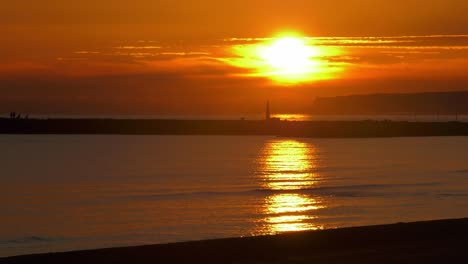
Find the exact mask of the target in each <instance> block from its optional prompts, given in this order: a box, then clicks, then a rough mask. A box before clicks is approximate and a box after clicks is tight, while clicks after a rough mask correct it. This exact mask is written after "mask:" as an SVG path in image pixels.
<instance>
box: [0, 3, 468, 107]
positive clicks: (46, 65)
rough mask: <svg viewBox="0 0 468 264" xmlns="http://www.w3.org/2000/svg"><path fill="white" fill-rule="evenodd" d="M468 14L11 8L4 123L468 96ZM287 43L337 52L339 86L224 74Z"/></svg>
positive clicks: (369, 9) (348, 8)
mask: <svg viewBox="0 0 468 264" xmlns="http://www.w3.org/2000/svg"><path fill="white" fill-rule="evenodd" d="M96 2H98V3H96ZM467 13H468V1H466V0H445V1H442V0H433V1H430V3H428V2H427V1H422V0H421V1H417V0H407V1H402V0H395V1H383V0H360V1H357V0H349V1H339V0H329V1H306V0H302V1H301V0H289V1H271V0H270V1H268V0H263V1H261V0H249V1H246V0H238V1H229V3H227V1H219V0H218V1H214V0H196V1H195V0H193V1H188V0H185V1H181V0H179V1H177V0H160V1H154V0H133V1H125V0H113V1H110V0H101V1H91V0H83V1H54V0H42V1H40V0H38V1H29V0H16V1H8V2H7V3H3V4H2V6H1V7H0V36H2V37H1V44H0V47H1V48H0V93H1V96H0V113H6V112H8V111H13V110H14V111H19V112H30V113H44V114H51V113H57V114H105V115H106V114H109V115H110V114H189V113H193V114H236V115H243V114H249V113H259V112H261V111H262V110H263V105H264V101H265V100H266V98H270V99H271V101H272V103H273V105H274V106H275V107H276V111H278V112H293V113H294V112H296V113H301V112H306V111H307V109H308V107H309V105H310V103H311V102H312V101H313V99H314V98H315V97H316V96H333V95H343V94H352V93H375V92H415V91H446V90H465V89H468V71H467V66H466V65H468V16H466V14H467ZM291 31H293V32H297V33H299V34H301V35H302V36H304V37H308V38H307V42H308V43H311V45H313V46H316V47H324V48H327V49H336V50H339V52H337V53H328V54H324V55H323V56H321V57H320V60H321V61H322V62H323V63H324V64H325V66H326V67H327V68H329V69H335V68H336V69H338V68H339V69H340V71H339V74H336V75H334V76H333V78H327V79H326V80H314V81H308V82H302V83H295V84H287V85H285V84H278V83H275V82H273V81H272V80H270V79H269V78H265V77H264V76H253V75H252V74H250V73H251V72H252V69H251V68H249V67H242V65H239V64H235V63H229V62H232V61H234V60H238V59H239V58H240V57H242V56H243V55H242V54H239V53H236V52H235V51H236V48H237V50H238V49H239V48H244V47H249V45H250V46H252V45H258V44H259V43H263V42H265V41H268V40H269V39H268V38H269V37H272V36H275V35H276V34H280V33H282V32H291ZM242 59H244V58H242ZM242 61H243V60H242Z"/></svg>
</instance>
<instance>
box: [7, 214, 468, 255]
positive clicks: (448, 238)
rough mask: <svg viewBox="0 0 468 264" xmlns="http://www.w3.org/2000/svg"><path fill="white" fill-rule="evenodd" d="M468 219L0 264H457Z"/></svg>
mask: <svg viewBox="0 0 468 264" xmlns="http://www.w3.org/2000/svg"><path fill="white" fill-rule="evenodd" d="M467 244H468V218H463V219H448V220H432V221H423V222H413V223H397V224H388V225H376V226H363V227H349V228H340V229H328V230H318V231H303V232H293V233H286V234H279V235H271V236H256V237H244V238H227V239H214V240H204V241H194V242H181V243H172V244H158V245H146V246H134V247H122V248H107V249H95V250H83V251H72V252H64V253H46V254H35V255H23V256H14V257H7V258H0V263H420V262H421V263H456V262H460V261H463V260H466V259H467V257H468V251H466V245H467Z"/></svg>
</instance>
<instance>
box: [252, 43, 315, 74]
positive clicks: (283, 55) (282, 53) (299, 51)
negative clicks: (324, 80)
mask: <svg viewBox="0 0 468 264" xmlns="http://www.w3.org/2000/svg"><path fill="white" fill-rule="evenodd" d="M259 53H260V54H259V55H260V58H261V59H263V60H264V61H265V62H266V63H267V64H268V65H269V66H271V67H272V69H274V70H276V73H277V74H280V75H297V74H305V73H307V72H308V71H309V70H310V69H311V67H314V66H316V65H317V62H316V61H314V60H313V57H317V56H318V55H319V54H320V53H319V51H318V50H317V49H316V48H315V47H312V46H308V45H306V43H305V41H304V40H303V39H301V38H296V37H283V38H280V39H277V40H275V41H274V42H273V43H272V44H271V45H269V46H266V47H263V48H262V49H260V51H259Z"/></svg>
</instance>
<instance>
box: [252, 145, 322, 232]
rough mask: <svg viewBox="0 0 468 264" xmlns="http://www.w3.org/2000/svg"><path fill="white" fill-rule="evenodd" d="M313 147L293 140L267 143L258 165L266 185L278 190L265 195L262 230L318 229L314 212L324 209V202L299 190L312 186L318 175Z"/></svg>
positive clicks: (259, 172) (263, 183) (263, 182)
mask: <svg viewBox="0 0 468 264" xmlns="http://www.w3.org/2000/svg"><path fill="white" fill-rule="evenodd" d="M315 162H316V153H315V148H314V146H312V145H310V144H307V143H303V142H299V141H296V140H290V139H277V140H273V141H270V142H268V143H267V144H266V145H265V147H264V148H263V150H262V152H261V154H260V156H259V158H258V161H257V164H258V168H257V170H258V171H257V172H258V175H260V177H261V181H262V185H263V188H266V189H269V190H274V191H278V192H277V193H274V194H272V195H270V196H268V197H267V198H265V207H264V214H265V215H266V218H265V219H264V223H265V228H264V229H263V231H262V233H264V234H275V233H281V232H289V231H302V230H315V229H321V228H322V226H319V225H315V224H314V223H313V219H314V218H315V216H314V215H313V213H312V212H311V211H314V210H317V209H320V208H324V205H323V201H320V200H318V199H316V198H313V197H311V196H309V195H306V194H303V193H301V192H298V191H299V190H301V189H307V188H310V187H312V186H313V185H314V184H315V181H316V180H317V177H318V175H317V174H315V173H314V172H313V169H314V168H315V166H316V163H315Z"/></svg>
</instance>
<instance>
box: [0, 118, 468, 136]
mask: <svg viewBox="0 0 468 264" xmlns="http://www.w3.org/2000/svg"><path fill="white" fill-rule="evenodd" d="M0 134H39V135H40V134H64V135H69V134H83V135H271V136H282V137H316V138H370V137H427V136H468V123H464V122H454V121H451V122H409V121H372V120H363V121H282V120H279V119H269V120H170V119H7V118H0Z"/></svg>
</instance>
